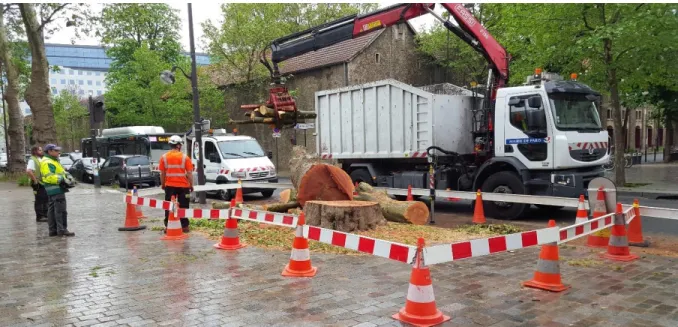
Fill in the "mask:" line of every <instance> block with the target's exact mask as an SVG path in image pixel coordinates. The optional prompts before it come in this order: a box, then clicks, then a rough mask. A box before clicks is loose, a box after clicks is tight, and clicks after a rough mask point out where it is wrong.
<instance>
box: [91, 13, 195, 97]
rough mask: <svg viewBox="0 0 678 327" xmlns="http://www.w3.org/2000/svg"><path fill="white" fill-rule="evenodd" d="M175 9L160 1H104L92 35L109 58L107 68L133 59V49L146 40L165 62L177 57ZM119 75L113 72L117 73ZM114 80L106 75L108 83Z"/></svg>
mask: <svg viewBox="0 0 678 327" xmlns="http://www.w3.org/2000/svg"><path fill="white" fill-rule="evenodd" d="M178 13H179V11H178V10H176V9H173V8H171V7H170V6H169V5H168V4H163V3H134V4H125V3H116V4H106V5H105V6H104V8H103V10H102V12H101V16H100V17H99V18H98V19H97V22H98V23H99V26H101V30H100V31H97V32H96V35H97V36H99V37H101V43H102V44H104V45H105V46H107V48H108V49H107V51H106V52H107V54H108V56H109V57H111V58H113V63H112V64H111V71H116V70H118V69H121V68H122V67H124V66H125V65H126V63H127V62H129V61H131V60H133V59H134V58H133V57H134V53H135V51H136V50H137V49H139V48H141V47H142V46H143V44H144V43H145V44H146V47H148V48H149V49H150V50H152V51H156V52H158V54H159V57H160V58H161V59H162V60H163V61H165V62H169V63H176V62H177V61H179V60H180V59H181V57H182V56H181V44H180V43H179V40H180V37H179V29H180V22H181V20H180V19H179V16H178ZM117 76H119V75H114V77H117ZM116 81H117V80H116V79H113V77H111V78H109V77H107V82H108V83H109V84H112V83H115V82H116Z"/></svg>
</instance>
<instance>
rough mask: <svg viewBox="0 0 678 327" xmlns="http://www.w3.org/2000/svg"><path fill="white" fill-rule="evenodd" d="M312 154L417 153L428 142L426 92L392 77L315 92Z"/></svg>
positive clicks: (377, 155) (394, 155)
mask: <svg viewBox="0 0 678 327" xmlns="http://www.w3.org/2000/svg"><path fill="white" fill-rule="evenodd" d="M315 100H316V113H317V114H318V118H317V119H318V126H317V133H318V136H317V137H318V142H316V144H317V145H316V146H317V150H318V153H320V154H321V155H325V156H327V155H330V154H331V155H332V157H333V158H336V159H341V158H406V157H409V156H413V155H415V154H416V155H417V156H421V155H422V154H423V152H424V151H425V150H426V147H428V146H429V145H431V144H432V139H431V138H432V136H433V133H431V128H432V115H431V113H430V110H431V104H432V103H433V98H432V94H430V93H427V92H423V91H421V90H419V89H417V88H414V87H412V86H409V85H407V84H403V83H400V82H397V81H394V80H386V81H379V82H375V83H369V84H364V85H359V86H353V87H347V88H342V89H337V90H328V91H320V92H316V99H315Z"/></svg>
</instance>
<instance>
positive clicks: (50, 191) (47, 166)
mask: <svg viewBox="0 0 678 327" xmlns="http://www.w3.org/2000/svg"><path fill="white" fill-rule="evenodd" d="M40 175H42V180H41V181H40V182H41V183H42V185H43V186H45V190H46V191H47V195H57V194H63V193H65V192H64V190H63V189H62V188H61V186H59V184H61V181H63V180H64V178H65V176H66V171H65V170H64V167H63V166H62V165H61V164H60V163H59V160H58V159H55V158H53V157H51V156H49V155H45V156H44V157H42V160H40Z"/></svg>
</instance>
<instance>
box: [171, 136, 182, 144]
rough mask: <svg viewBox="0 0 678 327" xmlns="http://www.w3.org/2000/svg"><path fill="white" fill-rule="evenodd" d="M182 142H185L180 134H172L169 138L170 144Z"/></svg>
mask: <svg viewBox="0 0 678 327" xmlns="http://www.w3.org/2000/svg"><path fill="white" fill-rule="evenodd" d="M181 142H183V140H182V139H181V136H179V135H172V137H170V139H169V144H181Z"/></svg>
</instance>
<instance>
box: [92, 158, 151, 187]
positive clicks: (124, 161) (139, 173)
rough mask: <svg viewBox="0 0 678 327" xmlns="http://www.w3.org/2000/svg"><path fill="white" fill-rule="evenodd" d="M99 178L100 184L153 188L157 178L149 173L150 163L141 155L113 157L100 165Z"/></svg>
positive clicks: (148, 159)
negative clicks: (147, 186)
mask: <svg viewBox="0 0 678 327" xmlns="http://www.w3.org/2000/svg"><path fill="white" fill-rule="evenodd" d="M99 178H100V179H101V183H102V184H104V183H105V184H112V185H118V186H126V188H128V187H131V186H132V185H141V184H149V185H150V186H155V185H156V184H157V183H158V177H157V175H156V174H153V172H152V171H151V161H150V158H149V157H147V156H142V155H125V154H121V155H115V156H111V157H109V158H108V159H106V161H105V162H104V163H103V164H102V165H101V168H100V169H99Z"/></svg>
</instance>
